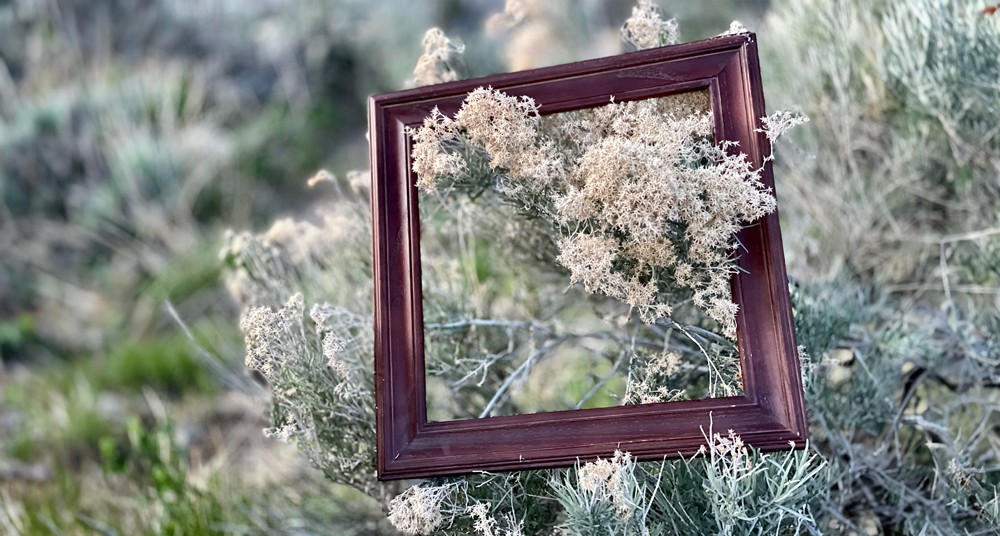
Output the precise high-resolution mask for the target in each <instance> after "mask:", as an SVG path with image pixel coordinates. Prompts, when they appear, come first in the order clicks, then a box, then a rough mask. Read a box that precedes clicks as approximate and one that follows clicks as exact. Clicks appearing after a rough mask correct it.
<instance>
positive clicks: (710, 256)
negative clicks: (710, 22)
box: [412, 88, 775, 339]
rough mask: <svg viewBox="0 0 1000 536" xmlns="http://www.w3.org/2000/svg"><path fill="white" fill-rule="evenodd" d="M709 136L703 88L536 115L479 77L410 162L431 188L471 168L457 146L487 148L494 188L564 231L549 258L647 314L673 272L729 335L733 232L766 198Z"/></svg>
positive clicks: (658, 308)
mask: <svg viewBox="0 0 1000 536" xmlns="http://www.w3.org/2000/svg"><path fill="white" fill-rule="evenodd" d="M711 134H712V114H711V111H710V110H709V105H708V102H707V93H706V92H692V93H686V94H682V95H679V96H673V97H664V98H659V99H650V100H645V101H636V102H626V103H615V102H613V101H612V103H611V104H609V105H607V106H603V107H600V108H595V109H591V110H583V111H579V112H573V113H568V114H558V115H555V116H551V117H547V118H542V117H540V116H539V114H538V108H537V106H536V105H535V103H534V101H532V100H531V99H530V98H527V97H521V98H517V97H513V96H509V95H506V94H504V93H502V92H500V91H494V90H493V89H492V88H479V89H477V90H475V91H473V92H472V93H470V94H469V96H468V98H467V99H466V101H465V102H464V104H463V105H462V107H461V109H460V110H459V112H458V113H457V114H456V115H455V117H454V119H451V118H448V117H446V116H445V115H444V114H442V113H440V112H439V111H438V110H435V111H434V112H433V113H432V115H431V116H430V117H428V118H427V119H426V120H425V122H424V125H423V127H421V128H419V129H416V130H415V131H413V132H412V135H413V138H414V140H415V142H416V143H415V145H414V152H413V154H414V163H413V169H414V171H415V172H416V173H417V175H418V182H417V185H418V187H420V188H421V189H423V190H424V191H433V190H434V189H435V188H436V186H437V184H438V183H439V182H440V181H448V180H451V181H460V180H461V179H462V176H463V174H465V173H466V171H467V169H468V164H467V162H466V157H465V154H468V153H467V151H466V152H463V147H464V146H463V144H469V145H471V146H472V147H473V148H474V149H475V150H480V151H483V152H485V154H486V155H488V157H489V164H490V167H491V168H492V169H493V170H494V172H496V173H497V181H496V184H495V186H496V188H497V190H498V191H500V192H501V193H502V194H503V195H505V196H507V197H509V198H510V199H512V200H514V201H515V202H518V203H521V204H524V205H532V206H533V207H534V208H536V209H537V210H538V211H539V212H540V213H542V214H544V215H545V216H546V217H547V218H548V219H549V220H550V221H551V222H552V223H553V224H554V225H555V226H556V227H557V228H558V229H559V230H560V234H561V237H560V238H559V239H558V245H559V249H560V254H559V258H558V262H559V263H560V264H562V265H563V266H565V267H566V268H568V269H569V270H570V273H571V276H572V280H573V281H574V282H583V283H584V285H585V286H586V288H587V290H588V291H589V292H592V293H600V294H604V295H606V296H610V297H612V298H616V299H618V300H620V301H622V302H625V303H628V304H629V305H631V306H633V307H634V308H636V309H637V310H638V312H639V313H640V315H641V316H642V318H643V320H644V321H645V322H647V323H653V322H656V321H657V320H658V319H660V318H663V317H666V316H669V315H670V313H671V307H670V304H669V303H665V302H663V301H662V299H660V298H659V294H660V292H661V290H663V289H662V288H661V285H664V284H669V283H668V281H670V280H673V282H674V283H676V284H677V285H679V286H681V287H686V288H689V289H691V291H692V292H693V296H692V298H693V301H694V303H695V305H696V306H698V307H699V308H701V309H703V310H704V311H705V312H706V313H707V314H708V315H709V316H710V317H712V318H713V319H714V320H715V321H717V322H718V323H719V325H720V326H722V330H723V332H724V333H725V334H726V336H727V337H730V338H731V339H732V338H735V330H736V323H735V316H736V311H737V308H736V305H735V304H734V303H733V302H732V296H731V293H730V288H729V282H730V278H731V276H732V275H733V273H734V271H735V265H734V260H733V253H734V250H735V242H734V241H733V235H734V233H736V231H738V230H739V229H740V227H741V226H742V225H743V224H745V223H750V222H753V221H755V220H757V219H759V218H761V217H763V216H764V215H766V214H768V213H770V212H772V211H773V210H774V207H775V200H774V196H773V195H772V194H771V192H770V191H769V190H768V189H766V188H765V187H764V186H763V185H762V184H761V183H760V180H759V170H757V169H755V168H754V167H753V166H752V164H751V163H750V162H749V161H748V159H747V158H746V156H745V155H743V154H736V155H732V154H728V153H727V151H726V148H727V146H726V144H716V143H715V142H714V141H713V140H712V138H711Z"/></svg>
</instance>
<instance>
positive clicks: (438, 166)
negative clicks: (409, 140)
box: [410, 107, 466, 191]
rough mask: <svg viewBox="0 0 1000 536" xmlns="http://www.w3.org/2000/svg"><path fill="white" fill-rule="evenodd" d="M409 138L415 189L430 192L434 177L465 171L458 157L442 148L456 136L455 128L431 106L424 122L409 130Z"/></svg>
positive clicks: (456, 125)
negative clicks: (415, 175)
mask: <svg viewBox="0 0 1000 536" xmlns="http://www.w3.org/2000/svg"><path fill="white" fill-rule="evenodd" d="M410 134H411V135H412V136H413V141H414V143H413V154H412V157H413V171H414V172H415V173H416V174H417V187H418V188H420V189H421V190H424V191H433V190H434V188H435V184H436V180H437V177H440V176H447V175H457V174H460V173H462V172H463V171H465V166H466V164H465V160H464V159H463V158H462V157H461V155H458V154H455V153H453V152H450V151H448V150H447V149H446V145H447V144H448V143H449V142H454V141H455V140H456V139H457V138H458V136H459V126H458V124H457V123H456V122H455V121H454V120H452V119H451V118H449V117H447V116H445V115H444V114H442V113H441V112H440V110H438V109H437V107H435V108H434V109H433V110H432V111H431V115H430V116H428V117H427V118H426V119H424V124H423V127H421V128H419V129H415V130H412V131H410Z"/></svg>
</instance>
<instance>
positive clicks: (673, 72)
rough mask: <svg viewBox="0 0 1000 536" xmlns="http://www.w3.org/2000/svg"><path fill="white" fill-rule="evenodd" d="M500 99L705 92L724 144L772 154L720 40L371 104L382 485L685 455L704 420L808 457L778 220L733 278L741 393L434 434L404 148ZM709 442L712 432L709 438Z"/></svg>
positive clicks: (412, 196)
mask: <svg viewBox="0 0 1000 536" xmlns="http://www.w3.org/2000/svg"><path fill="white" fill-rule="evenodd" d="M487 86H492V87H493V88H494V89H497V90H502V91H503V92H505V93H507V94H511V95H526V96H529V97H531V98H533V99H534V100H535V102H536V103H538V104H539V109H540V111H541V113H543V114H549V113H558V112H566V111H571V110H577V109H582V108H591V107H595V106H600V105H603V104H606V103H608V102H609V101H610V98H611V96H612V95H613V96H614V98H615V101H616V102H621V101H628V100H638V99H647V98H654V97H661V96H666V95H670V94H675V93H680V92H685V91H691V90H696V89H704V88H708V89H709V91H710V100H711V106H712V110H713V112H714V115H713V117H714V122H715V125H714V129H715V138H716V140H731V141H735V142H738V146H737V147H734V148H733V149H732V150H733V151H742V152H744V153H746V154H747V155H748V157H749V159H750V160H751V161H752V163H753V165H754V166H755V167H763V169H762V173H761V182H762V183H763V184H764V185H765V186H767V187H770V188H773V187H774V178H773V175H772V170H771V165H770V163H769V162H767V160H766V157H767V156H768V155H769V154H770V144H769V142H768V140H767V138H766V137H765V135H764V134H763V133H760V132H757V129H759V128H760V127H761V121H760V118H761V117H763V116H765V110H764V96H763V91H762V87H761V80H760V71H759V65H758V57H757V45H756V38H755V36H754V34H752V33H743V34H737V35H727V36H721V37H716V38H713V39H708V40H705V41H699V42H694V43H686V44H680V45H673V46H667V47H661V48H656V49H652V50H645V51H640V52H634V53H630V54H623V55H619V56H614V57H608V58H601V59H596V60H589V61H583V62H579V63H572V64H567V65H559V66H555V67H548V68H542V69H535V70H530V71H523V72H516V73H510V74H501V75H495V76H489V77H485V78H478V79H473V80H462V81H457V82H450V83H446V84H440V85H434V86H428V87H422V88H416V89H410V90H406V91H400V92H396V93H389V94H384V95H376V96H374V97H372V98H371V99H370V101H369V129H370V140H371V164H372V189H371V196H372V197H371V200H372V217H373V235H374V242H373V255H374V266H373V271H374V281H375V295H374V296H375V304H374V305H375V308H374V311H375V318H374V321H375V323H374V329H375V394H376V406H377V409H376V422H377V424H376V426H377V436H378V440H377V459H378V477H379V478H380V479H382V480H390V479H400V478H415V477H429V476H440V475H450V474H461V473H470V472H473V471H479V470H488V471H503V470H521V469H536V468H544V467H554V466H560V465H570V464H573V463H574V462H576V461H577V460H578V459H584V460H586V459H592V458H594V457H595V456H601V457H606V456H611V455H612V454H613V452H614V451H615V450H616V449H620V450H623V451H628V452H630V453H632V455H633V456H635V457H637V458H638V459H654V458H655V459H659V458H662V457H663V456H678V455H684V456H690V455H694V454H695V453H696V452H697V451H698V448H699V447H700V446H701V445H703V444H705V438H704V436H703V433H705V432H707V428H708V426H709V423H710V422H711V423H712V425H713V427H714V429H715V430H716V431H723V432H724V431H727V430H730V429H731V430H733V431H734V432H735V433H737V434H739V435H740V436H741V437H742V439H743V440H744V441H745V442H746V443H748V444H750V445H752V446H754V447H757V448H761V449H780V448H788V447H789V442H790V441H793V442H795V444H796V446H799V447H801V446H802V445H803V444H804V441H805V439H806V438H807V435H808V425H807V422H806V411H805V403H804V400H803V393H802V385H801V377H800V372H799V361H798V354H797V351H796V344H795V336H794V328H793V323H792V311H791V302H790V298H789V291H788V283H787V279H786V275H785V262H784V255H783V252H782V245H781V234H780V230H779V227H778V214H777V211H775V212H773V213H771V214H769V215H767V216H766V217H764V218H763V219H762V220H760V221H759V223H758V224H755V225H753V226H750V227H748V228H745V229H743V230H742V231H741V232H740V235H739V239H740V241H741V243H742V244H743V245H744V246H745V247H746V250H745V251H742V252H741V255H740V257H739V261H738V264H739V265H740V267H741V268H743V269H744V270H745V272H741V273H739V274H737V275H736V276H734V278H733V281H732V289H733V299H734V301H735V302H736V303H737V304H739V313H738V316H737V333H738V336H737V347H738V348H739V354H740V364H741V367H742V372H743V382H744V395H743V396H738V397H727V398H709V399H703V400H690V401H679V402H666V403H658V404H643V405H633V406H619V407H608V408H598V409H580V410H572V411H557V412H549V413H536V414H529V415H513V416H498V417H489V418H483V419H469V420H458V421H447V422H428V420H427V415H426V399H425V383H424V382H425V379H424V356H423V344H424V337H423V323H422V318H423V316H422V309H421V307H422V298H421V279H420V277H421V276H420V244H419V240H420V230H419V219H418V210H417V198H418V196H417V189H416V187H415V185H414V184H415V174H414V173H413V172H412V165H411V160H410V154H409V152H410V148H411V145H412V144H411V141H410V140H409V138H408V136H407V134H406V132H405V129H406V127H408V126H417V125H420V124H422V122H423V120H424V118H425V117H427V116H428V115H429V114H430V113H431V110H432V109H433V108H434V107H438V108H439V109H440V110H441V111H442V112H443V113H445V114H446V115H449V116H450V115H453V114H454V113H455V112H456V111H457V110H458V108H459V107H460V106H461V104H462V101H463V100H464V98H465V97H466V95H467V94H468V93H469V92H470V91H472V90H474V89H476V88H479V87H487ZM703 429H704V432H703Z"/></svg>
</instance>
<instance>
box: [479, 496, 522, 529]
mask: <svg viewBox="0 0 1000 536" xmlns="http://www.w3.org/2000/svg"><path fill="white" fill-rule="evenodd" d="M492 506H493V505H492V504H490V503H488V502H477V503H476V504H474V505H472V506H469V507H468V508H467V509H466V511H467V512H468V514H469V516H470V517H472V518H473V519H474V520H475V521H474V523H473V525H472V528H473V529H474V530H475V531H476V533H478V534H481V535H482V536H524V532H523V528H524V522H523V521H520V520H518V519H517V517H516V516H515V515H514V513H513V512H507V513H506V514H504V515H503V516H502V517H501V519H502V520H503V522H504V525H505V526H504V527H502V528H498V525H499V522H498V521H497V519H496V518H495V517H493V516H491V515H490V508H491V507H492Z"/></svg>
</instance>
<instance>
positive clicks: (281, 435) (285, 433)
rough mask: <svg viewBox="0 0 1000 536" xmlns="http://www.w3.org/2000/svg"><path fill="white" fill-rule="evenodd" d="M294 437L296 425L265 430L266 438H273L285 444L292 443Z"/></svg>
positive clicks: (290, 424)
mask: <svg viewBox="0 0 1000 536" xmlns="http://www.w3.org/2000/svg"><path fill="white" fill-rule="evenodd" d="M293 435H295V425H294V424H292V423H288V424H286V425H284V426H275V427H273V428H265V429H264V436H265V437H271V438H274V439H277V440H278V441H282V442H285V443H289V442H291V440H292V436H293Z"/></svg>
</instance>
